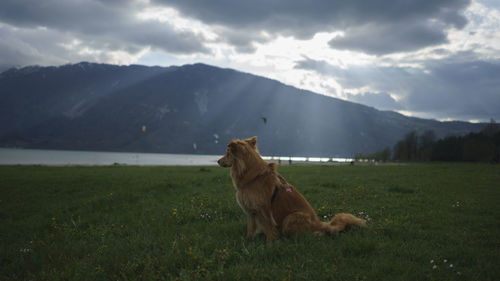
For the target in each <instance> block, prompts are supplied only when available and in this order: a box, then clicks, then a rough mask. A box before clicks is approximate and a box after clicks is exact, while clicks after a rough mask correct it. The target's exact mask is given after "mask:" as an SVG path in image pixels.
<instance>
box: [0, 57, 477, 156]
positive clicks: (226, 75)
mask: <svg viewBox="0 0 500 281" xmlns="http://www.w3.org/2000/svg"><path fill="white" fill-rule="evenodd" d="M0 99H1V103H0V146H1V147H19V148H43V149H70V150H95V151H130V152H163V153H189V154H223V153H225V145H226V143H227V142H228V141H229V140H231V139H233V138H246V137H250V136H254V135H256V136H258V137H259V150H260V152H261V154H263V155H285V156H322V157H352V156H353V155H354V154H356V153H358V152H362V153H367V152H373V151H376V150H379V149H383V148H386V147H392V146H393V145H394V144H395V143H396V142H397V141H398V140H400V139H401V138H402V137H403V136H404V135H405V134H406V133H408V132H409V131H412V130H416V131H419V132H423V131H426V130H433V131H435V133H436V135H437V136H438V137H444V136H447V135H463V134H465V133H468V132H472V131H479V130H481V129H482V128H483V127H484V126H485V124H474V123H467V122H458V121H453V122H440V121H436V120H428V119H421V118H414V117H407V116H404V115H402V114H399V113H396V112H391V111H379V110H377V109H375V108H372V107H368V106H364V105H360V104H356V103H352V102H347V101H344V100H340V99H336V98H333V97H329V96H324V95H320V94H316V93H313V92H310V91H306V90H301V89H297V88H295V87H291V86H287V85H284V84H282V83H280V82H278V81H275V80H271V79H267V78H264V77H259V76H255V75H252V74H248V73H243V72H239V71H236V70H232V69H223V68H218V67H214V66H209V65H205V64H193V65H184V66H171V67H148V66H140V65H130V66H117V65H107V64H95V63H87V62H81V63H78V64H68V65H64V66H59V67H39V66H29V67H23V68H12V69H9V70H7V71H4V72H3V73H1V74H0Z"/></svg>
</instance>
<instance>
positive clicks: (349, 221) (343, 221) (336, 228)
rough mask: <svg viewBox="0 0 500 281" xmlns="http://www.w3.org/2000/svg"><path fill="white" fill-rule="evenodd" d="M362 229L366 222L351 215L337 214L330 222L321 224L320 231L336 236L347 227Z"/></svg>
mask: <svg viewBox="0 0 500 281" xmlns="http://www.w3.org/2000/svg"><path fill="white" fill-rule="evenodd" d="M353 226H358V227H364V228H366V227H367V226H366V220H364V219H361V218H358V217H355V216H354V215H351V214H345V213H342V214H337V215H335V217H333V219H332V220H331V221H330V222H328V223H327V222H322V223H321V228H322V231H324V232H325V233H328V234H332V235H337V234H339V233H340V232H341V231H343V230H345V229H346V228H347V227H353Z"/></svg>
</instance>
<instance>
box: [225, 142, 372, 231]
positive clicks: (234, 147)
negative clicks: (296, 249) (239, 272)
mask: <svg viewBox="0 0 500 281" xmlns="http://www.w3.org/2000/svg"><path fill="white" fill-rule="evenodd" d="M217 163H219V165H220V166H222V167H231V178H232V180H233V185H234V187H235V189H236V201H237V202H238V204H239V205H240V207H241V209H243V212H245V214H246V215H247V217H248V225H247V238H252V237H254V236H255V235H257V234H259V233H262V232H263V233H264V234H265V235H266V239H267V241H272V240H274V239H276V238H278V237H279V235H280V234H281V235H284V236H292V235H295V234H297V233H301V232H312V233H314V234H318V235H323V234H325V233H328V234H333V235H335V234H338V233H339V232H341V231H343V230H344V229H345V228H346V227H347V226H360V227H366V221H365V220H363V219H360V218H357V217H355V216H353V215H351V214H337V215H336V216H335V217H334V218H333V219H332V220H331V221H330V222H329V223H326V222H322V221H320V220H319V219H318V216H317V215H316V212H315V211H314V209H313V208H312V207H311V205H309V203H308V202H307V200H306V199H305V198H304V196H303V195H302V194H301V193H300V192H299V191H298V190H297V189H296V188H295V187H294V186H292V185H291V184H289V183H288V182H287V181H286V180H285V179H284V178H283V177H282V176H281V175H280V174H279V173H278V172H277V167H276V164H275V163H267V162H266V161H264V159H262V157H261V156H260V154H259V150H258V149H257V137H252V138H248V139H244V140H238V139H236V140H232V141H231V142H229V144H228V145H227V149H226V155H224V156H223V157H222V158H221V159H219V160H218V161H217Z"/></svg>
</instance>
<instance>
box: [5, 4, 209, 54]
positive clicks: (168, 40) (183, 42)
mask: <svg viewBox="0 0 500 281" xmlns="http://www.w3.org/2000/svg"><path fill="white" fill-rule="evenodd" d="M143 7H144V6H142V4H140V3H136V2H134V1H102V2H101V1H70V0H68V1H56V0H44V1H17V0H3V1H0V37H1V38H2V39H3V38H6V37H7V36H12V32H17V31H19V32H20V33H21V34H20V35H19V36H15V40H12V41H11V42H9V43H8V44H9V45H10V46H6V44H0V55H2V54H8V53H9V52H13V51H15V52H16V57H19V60H18V62H19V63H18V64H21V63H23V62H24V60H30V58H32V57H33V56H36V55H37V53H42V52H43V53H44V54H48V55H49V56H50V54H54V53H58V52H59V51H60V50H59V49H60V45H61V44H68V43H70V42H71V40H73V39H78V40H79V41H81V42H82V45H85V46H88V47H91V48H96V49H98V50H101V51H120V50H121V51H125V52H129V53H132V54H133V53H137V52H138V51H140V50H141V49H144V48H146V47H151V48H153V49H157V50H162V51H166V52H170V53H179V54H189V53H196V52H201V53H208V52H209V50H208V49H207V48H206V47H205V46H204V45H203V44H204V42H203V41H204V38H203V37H202V36H200V35H199V34H195V33H193V32H189V31H178V30H176V29H175V28H174V27H173V26H171V25H169V24H167V23H160V22H158V21H151V20H140V19H138V18H137V16H136V14H135V13H136V12H137V11H140V9H141V8H143ZM34 32H40V34H44V35H45V37H43V38H39V39H40V40H39V41H36V42H31V41H32V40H31V38H32V37H34V36H35V35H33V34H29V33H34ZM54 34H57V35H58V36H54V37H52V36H51V35H54ZM16 43H17V44H18V46H13V44H16ZM33 43H34V44H33ZM27 45H30V46H31V48H32V50H31V51H29V52H25V53H22V52H20V51H19V50H17V51H16V48H20V49H21V50H22V49H23V46H27ZM50 46H52V49H51V48H50ZM12 48H14V49H12ZM2 56H4V55H2ZM35 61H36V60H35ZM53 63H55V61H54V62H53Z"/></svg>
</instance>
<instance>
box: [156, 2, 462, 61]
mask: <svg viewBox="0 0 500 281" xmlns="http://www.w3.org/2000/svg"><path fill="white" fill-rule="evenodd" d="M154 2H155V3H161V4H164V5H166V6H170V7H173V8H175V9H177V10H178V11H180V12H181V13H182V14H184V15H186V16H189V17H192V18H196V19H199V20H201V21H202V22H205V23H207V24H215V25H221V26H225V27H230V28H232V29H234V30H238V31H240V32H242V33H244V32H245V31H248V30H252V31H265V32H268V33H270V34H274V35H278V34H279V35H285V36H294V37H296V38H299V39H309V38H311V37H312V36H314V34H316V33H318V32H333V31H345V36H344V37H342V38H340V37H338V38H334V39H333V40H332V41H331V42H330V46H332V47H333V48H340V49H346V48H349V49H353V50H359V51H363V52H368V53H374V54H386V53H393V52H400V51H408V50H415V49H419V48H422V47H426V46H429V45H436V44H440V43H445V42H447V38H446V32H447V30H448V29H449V28H451V27H455V28H458V29H460V28H463V27H464V26H465V25H466V23H467V20H466V18H465V17H464V16H463V15H462V11H463V10H464V9H465V8H466V7H467V6H468V5H469V3H470V1H469V0H439V1H418V0H413V1H400V0H374V1H364V0H353V1H341V0H337V1H334V0H316V1H303V0H279V1H267V0H256V1H233V0H213V1H196V0H174V1H170V0H168V1H167V0H154ZM259 39H261V40H264V39H265V38H259ZM363 39H365V40H363ZM254 40H255V37H253V38H252V37H250V38H247V40H246V42H245V43H246V44H248V45H251V44H252V42H254ZM378 41H380V42H378ZM239 46H240V47H241V46H242V42H240V44H239Z"/></svg>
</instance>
